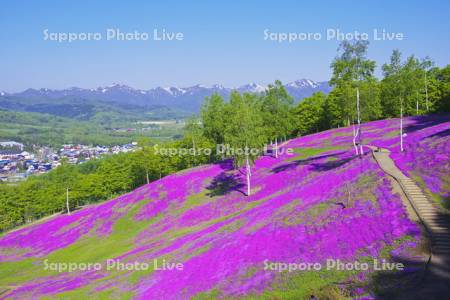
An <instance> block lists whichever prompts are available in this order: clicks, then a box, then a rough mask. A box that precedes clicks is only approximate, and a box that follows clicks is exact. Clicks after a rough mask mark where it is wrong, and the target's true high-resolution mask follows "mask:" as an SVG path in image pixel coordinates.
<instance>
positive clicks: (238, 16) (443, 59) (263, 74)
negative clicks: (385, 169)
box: [0, 0, 450, 92]
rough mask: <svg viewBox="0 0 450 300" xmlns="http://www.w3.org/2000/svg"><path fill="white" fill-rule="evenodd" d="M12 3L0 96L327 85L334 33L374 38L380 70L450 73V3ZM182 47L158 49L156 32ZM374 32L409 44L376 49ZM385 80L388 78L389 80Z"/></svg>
mask: <svg viewBox="0 0 450 300" xmlns="http://www.w3.org/2000/svg"><path fill="white" fill-rule="evenodd" d="M151 2H156V1H117V2H114V1H39V2H38V1H20V0H19V1H9V2H6V1H2V2H1V3H0V90H5V91H9V92H14V91H20V90H23V89H26V88H28V87H33V88H41V87H45V88H66V87H71V86H79V87H85V88H94V87H97V86H104V85H109V84H111V83H123V84H127V85H130V86H132V87H136V88H142V89H149V88H152V87H155V86H168V85H174V86H181V87H182V86H189V85H194V84H198V83H201V84H215V83H220V84H223V85H225V86H231V87H233V86H238V85H241V84H244V83H248V82H258V83H269V82H272V81H274V80H275V79H280V80H282V81H283V82H289V81H292V80H295V79H300V78H310V79H313V80H318V81H321V80H327V79H329V76H330V68H329V66H330V62H331V61H332V59H333V58H334V57H335V56H336V49H337V47H338V44H339V41H336V40H326V36H325V32H326V30H327V29H328V28H331V29H340V30H341V31H342V32H354V31H355V30H356V31H359V32H367V33H369V38H370V41H371V44H370V49H369V57H370V58H372V59H374V60H376V61H377V64H378V67H379V66H380V65H381V64H382V63H384V62H386V61H387V60H388V59H389V56H390V53H391V52H392V50H393V49H394V48H398V49H400V50H401V51H402V52H403V53H404V55H410V54H413V53H414V54H415V55H417V56H418V57H424V56H430V57H431V58H432V59H433V60H434V61H435V62H436V64H437V65H438V66H444V65H446V64H447V63H449V60H448V53H450V39H449V36H450V20H449V19H450V18H449V17H448V12H449V11H450V4H449V1H433V0H428V1H396V2H397V3H392V2H394V1H359V2H357V1H345V0H341V1H312V0H310V1H262V0H259V1H160V2H159V3H151ZM108 28H118V29H120V30H121V31H122V32H129V31H134V30H137V31H139V32H148V33H150V39H149V40H147V41H106V33H105V32H106V30H107V29H108ZM155 28H156V29H159V30H160V31H161V30H162V29H163V28H164V29H166V31H170V32H182V33H183V34H184V39H183V40H182V41H153V40H152V34H153V30H154V29H155ZM45 29H48V30H49V32H61V33H64V32H75V33H81V32H100V33H101V34H102V40H100V41H75V42H71V43H68V42H62V43H59V42H57V41H48V40H47V41H45V40H44V34H43V31H44V30H45ZM265 29H268V30H269V31H270V32H286V33H289V32H306V33H307V32H319V33H321V34H322V39H321V40H319V41H316V40H313V41H296V42H292V43H288V42H283V43H279V42H276V41H267V40H266V41H265V40H264V30H265ZM373 29H378V30H382V29H385V30H387V31H389V32H397V33H398V32H401V33H403V34H404V35H405V38H404V40H402V41H386V40H385V41H372V38H373V36H372V31H373ZM377 74H380V73H379V71H378V73H377Z"/></svg>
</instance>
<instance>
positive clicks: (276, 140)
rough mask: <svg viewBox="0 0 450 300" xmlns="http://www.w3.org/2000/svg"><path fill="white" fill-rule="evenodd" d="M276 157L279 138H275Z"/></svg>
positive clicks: (276, 156) (276, 155)
mask: <svg viewBox="0 0 450 300" xmlns="http://www.w3.org/2000/svg"><path fill="white" fill-rule="evenodd" d="M275 158H278V138H275Z"/></svg>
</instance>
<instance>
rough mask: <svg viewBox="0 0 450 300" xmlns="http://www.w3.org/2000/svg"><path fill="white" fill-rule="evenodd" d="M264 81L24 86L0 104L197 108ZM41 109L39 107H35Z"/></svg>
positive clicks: (299, 83)
mask: <svg viewBox="0 0 450 300" xmlns="http://www.w3.org/2000/svg"><path fill="white" fill-rule="evenodd" d="M285 87H286V89H287V91H288V92H289V94H290V95H292V96H293V97H294V99H295V100H296V101H299V100H301V99H303V98H305V97H308V96H310V95H312V94H313V93H314V92H318V91H322V92H324V93H328V92H329V91H330V86H329V84H328V82H326V81H325V82H314V81H312V80H309V79H300V80H296V81H293V82H290V83H288V84H286V85H285ZM266 88H267V86H266V85H260V84H256V83H250V84H245V85H242V86H240V87H237V88H230V87H224V86H222V85H219V84H215V85H211V86H205V85H200V84H199V85H194V86H190V87H184V88H178V87H156V88H153V89H149V90H142V89H134V88H132V87H129V86H127V85H122V84H113V85H110V86H107V87H98V88H96V89H83V88H78V87H72V88H68V89H62V90H53V89H46V88H42V89H31V88H30V89H27V90H25V91H23V92H18V93H6V92H0V108H3V109H9V110H21V111H35V109H38V110H40V108H39V107H37V106H36V105H39V104H41V105H43V104H46V105H49V104H59V103H66V104H68V103H70V104H74V103H93V102H101V103H102V104H112V105H113V106H120V107H122V108H125V107H126V106H130V107H144V108H147V109H154V108H156V107H157V108H161V107H165V108H168V109H171V110H174V111H184V112H198V111H199V109H200V107H201V104H202V102H203V100H204V98H205V97H206V96H210V95H212V94H213V93H218V94H220V95H222V96H224V97H225V98H227V97H228V95H229V94H230V92H231V91H232V90H237V91H239V92H241V93H243V92H251V93H261V92H264V90H265V89H266ZM38 112H41V111H38Z"/></svg>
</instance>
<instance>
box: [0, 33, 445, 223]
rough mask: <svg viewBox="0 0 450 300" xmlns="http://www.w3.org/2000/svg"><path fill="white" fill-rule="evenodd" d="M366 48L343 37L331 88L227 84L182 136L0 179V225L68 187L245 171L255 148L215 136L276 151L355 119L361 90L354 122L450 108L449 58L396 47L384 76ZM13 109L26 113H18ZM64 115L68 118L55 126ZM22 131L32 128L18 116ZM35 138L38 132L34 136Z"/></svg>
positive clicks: (49, 204)
mask: <svg viewBox="0 0 450 300" xmlns="http://www.w3.org/2000/svg"><path fill="white" fill-rule="evenodd" d="M367 49H368V43H367V42H365V41H356V42H352V43H351V42H343V43H342V44H341V46H340V48H339V53H338V55H337V56H336V58H335V59H334V61H333V62H332V63H331V68H332V78H331V80H330V83H331V85H332V86H333V90H332V91H331V92H330V93H329V94H328V95H326V94H323V93H316V94H314V95H312V96H311V97H309V98H306V99H304V100H302V101H301V102H300V103H298V104H294V99H293V98H292V97H291V96H290V95H289V94H288V93H287V92H286V90H285V89H284V87H283V85H282V83H281V82H280V81H275V83H274V84H272V85H269V88H268V89H267V90H266V91H265V92H264V93H262V94H247V93H245V94H239V93H238V92H232V93H231V95H230V97H229V99H223V97H221V96H220V95H218V94H214V95H212V96H210V97H207V98H206V99H205V101H204V104H203V106H202V109H201V112H200V113H199V115H198V116H195V117H192V118H190V119H189V120H188V121H187V122H186V126H185V128H184V133H183V136H182V138H180V139H179V140H171V141H166V142H161V141H158V140H155V139H151V138H149V137H141V138H140V139H139V145H140V150H138V151H136V152H133V153H126V154H118V155H113V156H110V157H106V158H102V159H97V160H93V161H89V162H86V163H83V164H80V165H70V164H67V163H63V164H62V166H60V167H58V168H57V169H55V170H53V171H51V172H49V173H47V174H43V175H39V176H31V177H29V178H28V179H27V180H26V181H24V182H21V183H19V184H17V185H5V184H0V231H3V232H4V231H7V230H9V229H11V228H14V227H17V226H20V225H22V224H26V223H29V222H32V221H34V220H37V219H39V218H42V217H45V216H48V215H51V214H54V213H61V212H64V211H65V210H66V190H67V189H68V190H69V199H70V207H71V210H74V209H77V208H80V207H82V206H83V205H88V204H91V203H96V202H100V201H105V200H107V199H110V198H112V197H114V196H117V195H120V194H123V193H126V192H129V191H131V190H133V189H135V188H137V187H139V186H141V185H143V184H146V183H147V182H151V181H154V180H157V179H159V178H161V177H163V176H166V175H168V174H172V173H174V172H177V171H179V170H182V169H186V168H190V167H193V166H197V165H201V164H205V163H209V162H214V161H218V160H222V159H225V158H232V159H233V161H234V164H235V166H236V167H241V166H244V167H246V168H247V170H249V169H250V168H251V165H252V163H253V161H254V160H255V159H256V158H257V157H258V154H252V153H250V154H248V153H246V154H242V153H237V154H234V155H232V156H231V157H226V156H223V155H221V154H220V153H217V152H216V151H215V150H216V145H217V144H229V145H230V146H231V147H235V148H258V149H261V148H262V147H264V146H265V145H267V144H273V145H274V149H275V152H274V155H277V145H278V143H279V142H280V141H284V140H286V139H288V138H291V137H295V136H300V135H306V134H309V133H314V132H318V131H322V130H327V129H330V128H336V127H341V126H348V125H350V124H355V123H356V122H357V111H356V104H355V103H356V94H357V92H358V93H359V97H360V99H361V100H360V103H361V109H360V110H361V116H360V119H361V122H366V121H371V120H377V119H385V118H393V117H399V116H400V110H402V112H403V115H404V116H413V115H420V114H428V113H444V112H450V65H447V66H446V67H444V68H439V67H435V66H434V65H433V63H432V61H431V60H430V59H429V58H424V59H419V58H417V57H415V56H409V57H406V58H403V57H402V55H401V53H400V52H399V51H398V50H394V51H393V53H392V55H391V58H390V61H389V62H387V63H385V64H383V65H382V66H381V69H382V72H383V77H382V78H381V79H378V78H377V77H376V76H375V75H374V72H375V69H376V67H377V66H376V63H375V61H373V60H370V59H369V58H368V57H367ZM18 114H20V113H18ZM1 116H2V112H1V111H0V120H2V122H4V123H5V124H6V123H9V122H14V120H11V119H9V120H8V119H6V115H3V117H1ZM10 117H11V116H9V118H10ZM18 117H22V119H23V117H24V116H21V115H19V116H18ZM27 117H28V118H29V123H30V124H28V125H30V126H31V125H33V122H35V121H36V120H35V119H34V118H37V116H35V115H27ZM45 122H46V123H47V124H48V128H47V129H46V130H48V133H47V134H48V135H49V136H50V139H51V135H52V134H73V135H74V138H75V137H76V136H82V135H85V136H89V137H92V143H94V141H97V142H96V143H99V144H100V143H105V144H107V143H108V140H105V141H103V140H102V141H101V142H100V140H101V139H102V138H104V134H103V133H102V132H99V133H98V135H96V134H95V130H94V133H92V134H91V133H89V132H88V133H86V132H84V131H83V129H85V128H84V127H83V126H78V129H77V130H76V131H73V130H75V129H74V127H76V124H72V123H70V122H73V121H67V120H65V119H63V118H59V117H48V119H46V120H45ZM61 124H64V126H65V127H64V126H63V127H62V128H59V127H58V126H59V125H61ZM2 128H4V127H2ZM30 128H33V127H32V126H31V127H30ZM54 128H57V129H56V130H55V129H54ZM2 130H3V131H5V130H4V129H2ZM20 130H25V131H26V130H32V129H27V126H25V125H24V127H23V128H21V129H20ZM16 134H19V133H17V132H13V133H11V137H13V136H14V137H16V136H17V135H16ZM30 136H33V134H31V135H30ZM41 138H42V137H41V135H36V139H41ZM109 138H111V137H108V139H109ZM115 138H121V137H120V136H119V137H114V139H115ZM133 138H135V137H133ZM97 139H98V140H97ZM50 141H51V140H50ZM156 144H158V147H159V148H162V147H166V148H176V149H186V148H194V149H197V148H198V149H211V151H210V153H209V154H205V153H203V154H199V155H163V154H161V153H159V152H158V151H156V149H157V148H156V147H155V145H156ZM247 173H251V172H247ZM248 181H250V180H249V179H248ZM249 192H250V189H248V193H249Z"/></svg>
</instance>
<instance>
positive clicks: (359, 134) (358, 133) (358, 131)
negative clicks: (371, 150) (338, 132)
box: [356, 87, 363, 155]
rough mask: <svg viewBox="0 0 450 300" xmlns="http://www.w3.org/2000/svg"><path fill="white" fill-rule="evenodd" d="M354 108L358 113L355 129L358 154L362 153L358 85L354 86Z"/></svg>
mask: <svg viewBox="0 0 450 300" xmlns="http://www.w3.org/2000/svg"><path fill="white" fill-rule="evenodd" d="M356 110H357V113H358V129H357V131H356V133H357V137H358V141H359V150H360V151H359V152H360V153H359V154H360V155H363V148H362V137H361V133H362V132H361V110H360V105H359V87H357V88H356Z"/></svg>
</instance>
